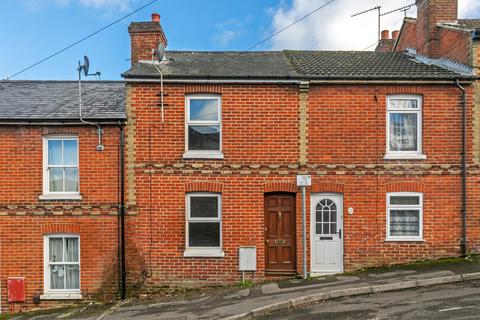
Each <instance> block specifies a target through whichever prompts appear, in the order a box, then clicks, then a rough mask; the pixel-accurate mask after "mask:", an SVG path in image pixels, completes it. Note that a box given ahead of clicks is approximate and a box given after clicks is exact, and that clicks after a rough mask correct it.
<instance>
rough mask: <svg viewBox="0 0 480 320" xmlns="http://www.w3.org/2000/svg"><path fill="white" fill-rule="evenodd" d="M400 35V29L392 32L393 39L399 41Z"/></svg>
mask: <svg viewBox="0 0 480 320" xmlns="http://www.w3.org/2000/svg"><path fill="white" fill-rule="evenodd" d="M399 35H400V31H399V30H395V31H393V32H392V39H393V40H395V41H397V39H398V36H399Z"/></svg>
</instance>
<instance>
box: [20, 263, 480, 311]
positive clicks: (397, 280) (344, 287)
mask: <svg viewBox="0 0 480 320" xmlns="http://www.w3.org/2000/svg"><path fill="white" fill-rule="evenodd" d="M479 262H480V257H479V256H476V257H474V261H471V260H465V259H450V260H446V261H439V262H428V263H421V264H414V265H404V266H397V267H391V268H383V269H369V270H365V271H361V272H356V273H349V274H339V275H333V276H325V277H318V278H311V279H307V280H302V279H293V280H288V281H282V282H276V283H266V284H263V285H261V286H255V287H252V288H243V289H242V288H226V289H221V290H215V291H207V292H206V293H202V294H196V295H189V296H184V297H172V298H168V299H158V300H154V301H148V302H146V301H137V302H131V301H124V302H122V303H119V304H116V305H115V306H114V307H113V308H110V309H109V310H107V311H106V312H104V309H103V310H101V308H99V311H98V312H93V311H92V312H89V314H88V315H87V314H86V313H85V312H82V311H81V312H78V311H77V312H75V311H72V310H67V311H61V312H52V313H50V314H42V315H39V314H37V315H32V316H31V317H30V316H29V315H23V316H21V317H18V318H17V317H16V318H17V319H35V320H43V319H61V318H68V319H84V320H85V319H88V320H118V319H131V318H134V319H139V320H147V319H163V320H167V319H168V320H176V319H188V320H190V319H228V320H239V319H242V320H243V319H259V318H261V317H264V316H266V315H268V314H270V313H272V312H275V311H279V310H280V311H281V312H282V314H283V313H288V310H291V309H292V308H300V309H304V307H305V306H306V305H307V306H308V305H312V304H315V303H318V302H324V301H332V300H334V301H337V300H338V299H342V298H345V297H349V298H355V297H363V296H365V297H368V296H372V294H373V295H375V294H376V293H382V294H384V293H387V292H394V291H399V290H408V289H409V288H410V289H415V290H418V288H429V287H431V286H438V285H442V284H443V285H445V284H446V285H450V284H461V283H469V282H472V281H478V280H477V279H480V263H479ZM432 290H435V287H432ZM335 299H336V300H335ZM77 310H78V308H77Z"/></svg>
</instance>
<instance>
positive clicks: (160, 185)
mask: <svg viewBox="0 0 480 320" xmlns="http://www.w3.org/2000/svg"><path fill="white" fill-rule="evenodd" d="M128 87H129V89H128V90H129V92H130V95H131V97H130V98H131V105H130V110H129V112H130V113H131V116H132V117H133V118H134V119H135V126H133V127H129V128H128V138H129V139H130V138H132V136H134V139H135V141H136V144H135V149H131V150H130V154H129V155H128V156H129V157H130V158H129V159H133V161H134V162H133V163H129V166H130V167H133V168H134V169H132V171H134V174H132V177H134V181H135V199H136V211H135V212H133V213H132V212H131V215H130V216H129V217H128V227H127V228H128V232H129V233H128V234H129V236H128V238H129V247H128V251H127V254H128V255H129V258H128V259H127V261H128V262H129V266H128V270H129V274H128V280H129V283H130V286H131V287H132V288H142V287H143V288H152V287H158V286H162V285H171V284H174V285H188V286H197V285H202V284H206V283H209V284H225V283H233V282H236V281H239V279H240V274H239V272H238V271H237V269H238V267H237V266H238V258H237V252H238V247H239V246H244V245H255V246H257V250H258V252H257V256H258V258H257V267H258V271H257V272H256V273H255V274H254V275H253V274H249V275H248V276H249V277H251V278H253V279H255V280H263V279H265V272H264V271H265V269H264V268H265V246H264V240H265V239H264V228H265V223H264V196H265V192H273V191H278V192H292V191H294V192H295V190H296V188H295V176H296V175H297V174H311V175H312V177H313V185H312V187H311V188H308V190H307V213H308V216H309V210H310V209H309V205H310V204H309V201H310V200H309V198H310V194H311V193H312V192H314V193H318V192H340V193H343V195H344V209H345V213H344V217H345V230H344V234H345V243H344V244H345V255H344V258H345V268H346V270H348V271H350V270H354V269H357V268H359V267H364V266H378V265H383V264H389V263H400V262H408V261H414V260H419V259H426V258H439V257H447V256H452V255H458V254H459V252H460V251H459V250H460V246H459V243H460V230H461V225H460V223H461V220H460V218H461V216H460V204H461V201H460V200H461V197H460V192H461V188H460V181H461V180H460V178H461V177H460V173H461V172H460V141H461V140H460V137H461V122H460V120H461V114H460V110H461V109H460V104H459V103H460V92H459V91H458V89H456V88H455V87H454V85H453V84H452V85H417V86H410V85H405V86H398V85H397V86H393V85H392V86H390V85H324V86H310V88H309V87H308V85H307V86H305V85H302V88H301V90H300V88H296V87H294V86H291V85H288V86H287V85H284V86H276V85H248V86H247V85H222V86H219V85H216V86H208V85H204V86H193V87H192V86H188V85H182V84H177V85H172V84H168V85H166V86H165V93H166V99H165V102H166V107H165V123H164V124H161V121H160V110H159V107H158V103H159V96H158V93H159V86H158V85H155V84H130V85H128ZM191 92H210V93H211V92H216V93H219V94H221V96H222V115H223V117H222V123H223V132H222V134H223V146H224V147H223V151H224V153H225V159H224V160H183V159H182V154H183V152H184V151H185V138H184V132H185V127H184V121H185V120H184V119H185V113H184V112H185V111H184V110H185V94H187V93H191ZM397 93H412V94H419V95H422V97H423V99H424V104H423V122H424V125H423V135H424V138H423V144H424V153H425V154H426V155H427V159H426V160H423V161H418V160H416V161H413V160H409V161H392V160H389V161H386V160H383V156H384V154H385V131H386V130H385V118H386V116H385V108H386V95H388V94H397ZM468 94H469V100H468V101H469V106H470V107H469V113H468V118H469V119H471V117H472V113H471V110H472V108H471V106H472V89H471V88H470V87H468ZM375 96H376V97H377V99H375ZM305 103H307V104H306V105H305ZM305 106H306V108H307V109H306V110H304V108H305ZM299 123H301V125H300V126H299V125H298V124H299ZM469 123H471V122H469ZM472 135H473V133H472V127H471V125H469V126H468V139H469V148H468V159H469V163H470V164H472V148H471V145H472V144H471V141H472ZM299 146H301V148H300V147H299ZM300 150H302V151H300ZM470 170H471V176H470V178H469V199H468V201H469V208H468V214H469V220H468V221H469V232H470V233H469V236H470V237H471V238H470V240H471V241H470V242H469V250H471V251H473V252H475V251H478V250H479V249H480V243H479V237H478V233H477V232H476V230H478V218H479V217H478V208H477V206H478V205H477V203H479V202H478V200H477V198H478V192H476V190H477V189H478V181H479V179H478V174H479V171H478V170H479V168H477V167H476V166H473V164H472V166H471V167H470ZM205 182H209V183H212V182H215V185H216V186H217V187H215V188H216V189H215V190H216V191H218V190H220V189H221V193H222V206H223V210H222V214H223V222H222V223H223V227H222V230H223V239H222V240H223V245H224V251H225V258H184V257H183V252H184V250H185V193H186V192H187V191H195V188H198V190H197V191H205V190H203V189H204V187H202V186H204V185H205ZM195 186H197V187H195ZM218 186H221V187H218ZM291 186H293V187H291ZM391 191H417V192H423V193H424V235H425V241H424V242H385V232H386V225H385V224H386V221H385V220H386V203H385V202H386V193H387V192H391ZM295 193H296V192H295ZM300 205H301V203H300V195H299V194H297V196H296V210H297V216H296V217H297V219H296V230H297V232H296V233H297V241H296V246H297V271H298V272H301V220H300V212H301V208H300ZM349 207H352V208H354V213H353V215H348V214H347V213H346V210H347V209H348V208H349ZM308 221H309V218H308V219H307V223H308V224H307V228H309V222H308ZM308 230H309V229H308ZM308 241H309V240H308ZM309 251H310V249H308V250H307V252H309ZM308 265H309V264H308Z"/></svg>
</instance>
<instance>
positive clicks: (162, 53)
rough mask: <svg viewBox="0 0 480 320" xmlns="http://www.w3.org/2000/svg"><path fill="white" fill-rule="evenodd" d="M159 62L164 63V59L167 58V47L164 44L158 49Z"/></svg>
mask: <svg viewBox="0 0 480 320" xmlns="http://www.w3.org/2000/svg"><path fill="white" fill-rule="evenodd" d="M155 55H156V57H157V60H158V62H162V60H163V57H164V56H165V45H164V44H163V43H161V42H160V43H159V44H158V48H157V50H156V52H155Z"/></svg>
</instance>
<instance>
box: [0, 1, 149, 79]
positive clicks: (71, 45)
mask: <svg viewBox="0 0 480 320" xmlns="http://www.w3.org/2000/svg"><path fill="white" fill-rule="evenodd" d="M157 1H158V0H152V1H150V2H148V3H146V4H145V5H143V6H141V7H139V8H137V9H135V10H134V11H132V12H130V13H128V14H126V15H124V16H123V17H120V18H118V19H117V20H115V21H113V22H111V23H109V24H107V25H106V26H104V27H102V28H100V29H98V30H97V31H95V32H92V33H90V34H89V35H87V36H85V37H83V38H81V39H80V40H77V41H75V42H74V43H72V44H70V45H68V46H66V47H65V48H63V49H60V50H58V51H56V52H54V53H52V54H51V55H49V56H48V57H46V58H43V59H41V60H38V61H37V62H35V63H33V64H31V65H30V66H28V67H25V68H23V69H21V70H20V71H18V72H16V73H14V74H13V75H12V76H10V77H7V78H6V79H5V80H10V79H12V78H14V77H16V76H18V75H19V74H22V73H24V72H25V71H28V70H30V69H32V68H34V67H36V66H38V65H39V64H41V63H43V62H45V61H47V60H50V59H51V58H53V57H55V56H57V55H59V54H60V53H62V52H65V51H67V50H68V49H70V48H72V47H74V46H76V45H77V44H79V43H81V42H83V41H85V40H87V39H89V38H91V37H93V36H95V35H97V34H98V33H100V32H102V31H104V30H106V29H108V28H110V27H111V26H113V25H115V24H117V23H119V22H120V21H122V20H125V19H126V18H128V17H130V16H132V15H134V14H135V13H137V12H139V11H141V10H143V9H145V8H146V7H148V6H150V5H152V4H154V3H155V2H157Z"/></svg>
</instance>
